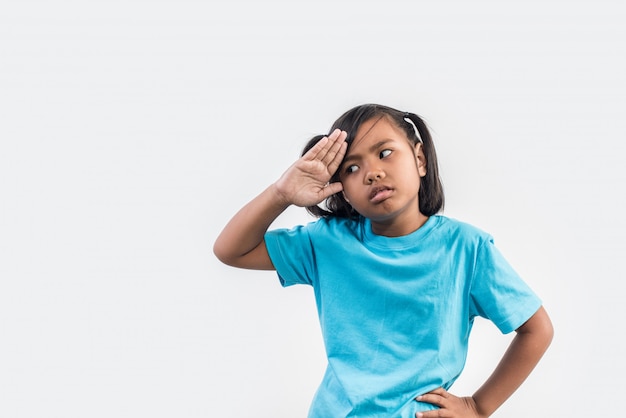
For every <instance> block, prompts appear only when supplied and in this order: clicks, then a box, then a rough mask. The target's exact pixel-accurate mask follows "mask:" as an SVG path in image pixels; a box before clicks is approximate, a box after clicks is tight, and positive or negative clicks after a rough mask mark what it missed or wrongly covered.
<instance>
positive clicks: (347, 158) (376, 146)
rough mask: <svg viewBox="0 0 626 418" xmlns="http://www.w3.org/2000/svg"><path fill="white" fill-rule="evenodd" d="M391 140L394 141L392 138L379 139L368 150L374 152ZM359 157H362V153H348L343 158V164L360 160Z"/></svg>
mask: <svg viewBox="0 0 626 418" xmlns="http://www.w3.org/2000/svg"><path fill="white" fill-rule="evenodd" d="M389 142H393V140H391V139H383V140H381V141H378V142H377V143H375V144H374V145H372V146H371V147H370V148H369V150H368V152H374V151H376V150H377V149H379V148H380V147H382V146H384V145H385V144H387V143H389ZM359 159H361V155H360V154H350V155H346V156H345V158H344V159H343V162H342V163H341V164H342V165H344V164H345V163H346V162H350V161H354V160H359Z"/></svg>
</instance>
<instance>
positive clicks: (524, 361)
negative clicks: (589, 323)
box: [417, 307, 554, 418]
mask: <svg viewBox="0 0 626 418" xmlns="http://www.w3.org/2000/svg"><path fill="white" fill-rule="evenodd" d="M516 332H517V335H516V336H515V338H513V341H512V342H511V344H510V345H509V348H508V349H507V351H506V353H505V354H504V356H503V357H502V360H500V363H499V364H498V366H497V367H496V369H495V370H494V371H493V373H492V374H491V376H489V378H488V379H487V381H486V382H485V383H484V384H483V385H482V386H481V387H480V388H479V389H478V390H477V391H476V393H474V395H473V396H471V397H465V398H458V397H456V396H454V395H452V394H451V393H449V392H447V391H446V390H444V389H442V388H439V389H435V390H434V391H432V392H429V393H427V394H425V395H422V396H419V397H418V398H417V400H419V401H421V402H428V403H432V404H434V405H437V406H439V407H440V408H441V409H445V410H447V412H448V413H449V415H445V416H450V417H463V418H466V417H476V418H484V417H489V416H490V415H491V414H493V413H494V412H495V410H496V409H498V408H499V407H500V406H501V405H502V404H503V403H504V402H505V401H506V400H507V399H508V398H509V396H511V395H512V394H513V392H515V390H517V388H519V387H520V385H521V384H522V383H523V382H524V380H526V378H527V377H528V375H529V374H530V372H531V371H532V370H533V369H534V368H535V366H536V365H537V363H538V362H539V360H540V359H541V357H542V356H543V354H544V353H545V351H546V350H547V348H548V346H549V345H550V343H551V342H552V336H553V334H554V330H553V328H552V323H551V321H550V318H549V317H548V314H547V313H546V311H545V309H544V308H543V307H541V308H539V310H538V311H537V312H536V313H535V314H534V315H533V316H532V317H530V319H529V320H528V321H526V323H524V325H522V326H521V327H519V328H518V329H517V330H516ZM440 412H441V410H439V411H430V412H423V413H418V414H417V417H418V418H432V417H438V416H440V415H438V414H439V413H440Z"/></svg>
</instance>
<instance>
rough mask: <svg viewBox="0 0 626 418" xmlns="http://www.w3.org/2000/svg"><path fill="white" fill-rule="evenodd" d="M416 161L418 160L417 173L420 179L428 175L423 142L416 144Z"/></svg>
mask: <svg viewBox="0 0 626 418" xmlns="http://www.w3.org/2000/svg"><path fill="white" fill-rule="evenodd" d="M415 159H416V160H417V172H418V173H419V175H420V177H424V176H425V175H426V156H425V155H424V150H423V147H422V143H421V142H418V143H417V144H415Z"/></svg>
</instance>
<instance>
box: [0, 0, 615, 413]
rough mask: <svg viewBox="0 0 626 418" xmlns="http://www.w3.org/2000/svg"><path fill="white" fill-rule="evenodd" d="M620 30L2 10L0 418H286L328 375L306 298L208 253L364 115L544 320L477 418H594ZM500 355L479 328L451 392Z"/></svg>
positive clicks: (411, 6)
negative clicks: (320, 143)
mask: <svg viewBox="0 0 626 418" xmlns="http://www.w3.org/2000/svg"><path fill="white" fill-rule="evenodd" d="M625 18H626V13H625V12H624V8H623V7H622V8H620V7H618V2H617V1H567V2H566V1H557V2H551V1H526V2H503V1H471V2H470V1H438V2H421V3H420V2H401V1H396V0H393V1H385V2H382V1H381V2H378V1H377V2H372V1H350V2H342V1H333V2H330V1H306V2H298V1H290V2H288V1H284V2H276V1H247V2H246V1H242V0H235V1H223V2H218V1H213V2H207V1H187V0H184V1H181V0H178V1H173V0H162V1H139V0H125V1H121V0H108V1H68V0H59V1H10V0H4V1H2V2H1V3H0V141H1V143H0V416H2V417H7V418H22V417H63V418H70V417H80V418H84V417H117V418H121V417H159V418H160V417H241V416H250V417H253V416H258V417H268V418H283V417H284V418H294V417H303V416H305V415H306V411H307V409H308V405H309V402H310V400H311V397H312V396H313V393H314V391H315V389H316V387H317V384H318V383H319V381H320V379H321V376H322V373H323V370H324V365H325V361H324V353H323V347H322V344H321V337H320V332H319V326H318V324H317V318H316V312H315V307H314V301H313V294H312V292H311V289H310V288H306V287H292V288H288V289H282V288H281V287H280V286H279V284H278V281H277V279H276V278H275V275H274V273H270V272H253V271H242V270H236V269H233V268H229V267H226V266H223V265H221V264H220V263H219V262H218V261H217V260H216V259H215V258H214V256H213V253H212V245H213V241H214V239H215V237H216V236H217V234H218V233H219V231H220V230H221V228H222V226H223V225H224V224H225V223H226V221H227V220H228V219H229V218H230V216H232V214H233V213H234V212H235V211H236V210H237V209H238V208H239V207H241V206H242V205H243V204H244V203H245V202H246V201H248V200H249V199H250V198H252V197H253V196H254V195H256V194H257V193H259V192H260V191H261V190H262V189H263V188H265V187H266V186H267V185H269V184H270V183H271V182H272V181H274V180H275V179H276V178H277V177H278V176H279V175H280V174H281V173H282V171H283V170H284V169H285V168H286V167H287V166H288V165H289V164H290V163H291V162H292V161H293V159H294V158H296V157H297V156H298V155H299V152H300V149H301V147H302V146H303V145H304V143H305V142H306V140H307V139H308V138H309V137H310V136H312V135H313V134H317V133H324V132H327V131H328V129H329V128H330V125H331V124H332V122H333V121H334V120H335V119H336V118H337V117H338V116H339V115H340V114H341V113H343V112H344V111H345V110H347V109H349V108H351V107H353V106H354V105H357V104H361V103H366V102H376V103H382V104H386V105H390V106H393V107H396V108H399V109H403V110H408V111H412V112H415V113H418V114H420V115H422V116H423V117H424V118H425V119H426V121H427V122H428V124H429V126H430V127H431V129H432V132H433V135H434V138H435V141H436V145H437V149H438V155H439V159H440V166H441V167H440V168H441V173H442V178H443V182H444V186H445V190H446V193H447V206H446V210H445V212H444V214H446V215H448V216H451V217H455V218H459V219H461V220H464V221H467V222H470V223H472V224H474V225H476V226H479V227H480V228H482V229H484V230H486V231H488V232H490V233H491V234H492V235H493V236H494V237H495V240H496V244H497V245H498V246H499V247H500V248H501V250H502V251H503V252H504V254H505V255H506V256H507V258H508V259H509V261H510V262H511V263H512V264H513V265H514V266H515V267H516V269H517V270H518V271H519V272H520V273H521V274H522V275H523V276H524V278H525V279H526V281H527V282H528V283H529V284H530V285H531V286H532V287H533V288H534V289H535V291H536V292H537V293H539V295H540V296H541V297H542V299H543V300H544V303H545V306H546V308H547V310H548V312H549V313H550V314H551V317H552V319H553V322H554V325H555V328H556V335H555V340H554V342H553V345H552V346H551V348H550V350H549V351H548V353H547V354H546V356H545V357H544V359H543V361H542V362H541V363H540V365H539V367H538V368H537V369H536V371H535V372H534V373H533V374H532V375H531V377H530V378H529V379H528V381H527V382H526V383H525V385H523V386H522V388H521V389H520V390H519V391H518V392H516V393H515V395H514V396H513V397H512V398H511V399H510V400H509V402H507V403H506V404H505V405H504V406H503V407H502V408H501V410H500V411H498V413H497V414H496V416H498V417H507V418H515V417H525V416H535V417H566V416H577V417H580V416H585V415H586V416H590V415H591V416H615V415H612V413H613V412H614V411H615V409H616V408H617V405H619V403H620V401H621V399H622V396H621V395H622V394H623V389H624V384H623V380H622V376H623V375H624V373H625V372H626V362H625V361H624V358H623V355H624V352H626V346H625V343H624V342H623V337H620V334H621V325H622V323H623V320H624V318H625V317H626V309H625V303H624V301H623V285H622V282H623V281H624V279H625V272H626V269H625V268H624V263H623V258H624V250H625V249H626V246H625V245H624V243H623V242H624V238H623V235H624V232H625V230H626V228H625V226H626V221H625V218H624V214H623V205H624V200H625V199H624V182H625V181H626V174H625V169H624V155H623V154H624V152H623V150H624V145H623V144H624V142H625V141H626V135H625V134H626V118H625V112H626V106H625V105H626V85H625V84H624V74H626V47H625V43H624V41H623V40H624V39H626V26H625V25H624V19H625ZM310 220H312V218H310V217H309V216H308V215H306V213H305V212H304V210H299V209H293V210H289V211H288V212H287V213H286V214H285V216H284V217H282V218H281V219H280V220H279V221H277V223H276V226H292V225H294V224H297V223H304V222H308V221H310ZM509 339H510V335H507V336H502V335H500V334H499V333H498V332H497V331H496V330H495V327H493V326H492V325H491V324H490V323H488V322H486V321H484V322H481V321H479V322H478V323H477V325H476V327H475V333H474V334H473V336H472V339H471V341H470V356H469V359H468V366H467V368H466V371H465V373H464V374H463V375H462V377H461V379H460V380H459V381H458V382H457V384H456V385H455V386H454V387H453V391H454V392H456V393H457V394H460V395H464V394H470V393H472V391H473V390H475V389H476V388H477V386H478V385H479V384H480V383H481V382H482V381H483V380H484V378H485V377H486V376H487V375H488V373H489V372H490V371H491V370H492V369H493V367H494V366H495V363H496V361H497V360H498V359H499V357H500V356H501V354H502V352H503V350H504V349H505V347H506V345H507V344H508V342H509ZM617 414H618V415H619V411H618V412H617Z"/></svg>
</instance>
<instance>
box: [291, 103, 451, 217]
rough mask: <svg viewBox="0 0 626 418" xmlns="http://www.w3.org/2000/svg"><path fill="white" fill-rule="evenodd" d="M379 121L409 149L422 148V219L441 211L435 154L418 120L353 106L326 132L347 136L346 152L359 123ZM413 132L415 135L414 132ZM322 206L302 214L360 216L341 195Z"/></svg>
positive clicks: (377, 108)
mask: <svg viewBox="0 0 626 418" xmlns="http://www.w3.org/2000/svg"><path fill="white" fill-rule="evenodd" d="M379 117H385V118H386V119H387V120H388V121H390V122H391V123H393V124H394V125H395V126H396V127H397V128H399V129H401V130H402V131H403V132H404V133H405V134H406V136H407V138H409V140H410V141H411V142H412V143H413V145H417V144H418V143H421V144H422V150H423V152H424V157H425V158H426V175H425V176H424V177H422V178H421V183H420V189H419V194H418V196H419V210H420V212H421V213H422V214H424V215H426V216H431V215H434V214H436V213H437V212H439V211H441V210H442V209H443V207H444V201H445V199H444V193H443V185H442V183H441V179H440V178H439V168H438V164H437V153H436V152H435V144H434V143H433V140H432V137H431V135H430V132H429V131H428V127H427V126H426V123H425V122H424V120H423V119H422V118H421V117H420V116H418V115H416V114H414V113H409V112H402V111H400V110H397V109H393V108H391V107H388V106H383V105H379V104H364V105H359V106H356V107H354V108H352V109H350V110H348V111H347V112H345V113H344V114H343V115H341V116H340V117H339V119H337V120H336V121H335V123H334V124H333V126H332V127H331V129H330V132H333V131H334V130H335V129H340V130H342V131H346V132H347V133H348V137H347V138H346V142H347V143H348V149H349V148H350V145H351V144H352V141H353V140H354V136H355V135H356V132H357V131H358V129H359V127H360V126H361V125H362V124H363V123H365V122H367V121H369V120H371V119H373V118H379ZM416 130H417V133H416V132H415V131H416ZM324 136H327V135H316V136H314V137H313V138H311V139H310V140H309V142H308V143H307V144H306V145H305V146H304V149H303V150H302V155H304V154H305V153H306V152H307V151H308V150H310V149H311V148H312V147H313V146H314V145H315V144H317V143H318V142H319V141H320V140H321V139H322V138H324ZM330 181H331V182H335V181H339V173H338V172H337V173H335V174H334V175H333V177H332V178H331V180H330ZM322 206H324V207H322ZM322 206H318V205H315V206H308V207H307V208H306V210H307V211H308V212H309V213H310V214H312V215H313V216H316V217H324V218H326V217H339V218H351V219H358V218H359V217H360V214H359V213H358V212H357V211H356V210H354V208H353V207H352V205H350V204H349V203H348V202H347V201H346V199H345V198H344V196H343V193H341V192H340V193H336V194H334V195H332V196H330V197H328V198H327V199H326V200H325V201H324V202H323V205H322Z"/></svg>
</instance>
